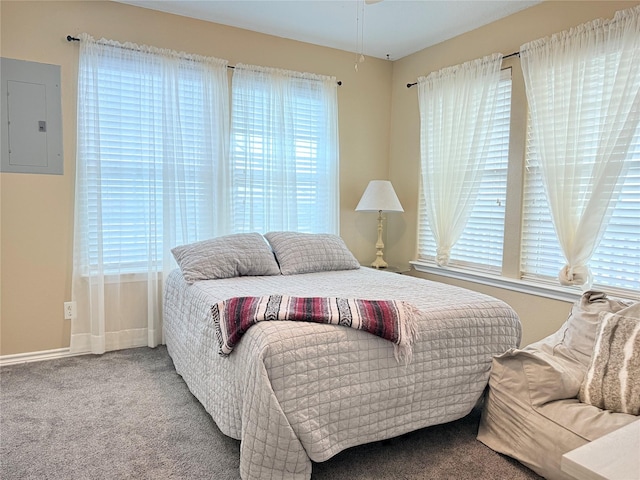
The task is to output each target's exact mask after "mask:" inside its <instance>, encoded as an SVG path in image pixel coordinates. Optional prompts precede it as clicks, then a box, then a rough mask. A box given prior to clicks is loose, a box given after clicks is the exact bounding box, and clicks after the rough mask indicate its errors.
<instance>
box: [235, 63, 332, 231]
mask: <svg viewBox="0 0 640 480" xmlns="http://www.w3.org/2000/svg"><path fill="white" fill-rule="evenodd" d="M338 158H339V149H338V100H337V83H336V79H335V77H329V76H321V75H314V74H309V73H299V72H292V71H287V70H280V69H274V68H266V67H259V66H255V65H236V66H235V69H234V71H233V82H232V119H231V165H232V171H233V175H232V192H233V193H232V195H233V199H234V202H233V230H234V231H235V232H251V231H258V232H266V231H270V230H295V231H299V232H307V233H321V232H326V233H338V229H339V189H338V186H339V179H338Z"/></svg>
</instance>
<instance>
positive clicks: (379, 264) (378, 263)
mask: <svg viewBox="0 0 640 480" xmlns="http://www.w3.org/2000/svg"><path fill="white" fill-rule="evenodd" d="M371 266H372V267H373V268H387V267H388V266H389V265H388V264H387V262H385V261H384V260H383V259H382V252H380V256H378V257H376V259H375V261H374V262H373V263H372V264H371Z"/></svg>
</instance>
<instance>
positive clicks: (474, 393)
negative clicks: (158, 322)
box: [164, 268, 521, 480]
mask: <svg viewBox="0 0 640 480" xmlns="http://www.w3.org/2000/svg"><path fill="white" fill-rule="evenodd" d="M272 294H287V295H292V296H316V297H325V296H326V297H348V298H363V299H371V300H389V299H395V300H404V301H407V302H410V303H412V304H413V305H415V306H416V307H417V308H418V309H419V310H420V311H421V317H420V318H419V319H418V335H419V338H418V340H417V342H416V343H415V344H414V347H413V360H412V362H411V363H410V364H408V365H404V364H402V363H398V362H396V360H395V358H394V355H393V344H392V343H391V342H388V341H386V340H383V339H381V338H379V337H376V336H374V335H372V334H370V333H367V332H364V331H359V330H355V329H352V328H348V327H340V326H334V325H325V324H312V323H304V322H261V323H259V324H257V325H254V326H253V327H251V328H250V329H249V331H248V332H247V333H246V334H245V335H244V336H243V338H242V340H241V341H240V343H239V344H238V346H237V347H236V349H235V350H234V352H233V353H232V354H231V355H230V356H229V357H226V358H225V357H221V356H220V355H219V354H218V345H217V343H216V337H215V328H214V325H213V322H212V321H211V317H210V312H209V310H210V308H211V305H213V304H214V303H216V302H218V301H221V300H225V299H227V298H231V297H238V296H260V295H272ZM164 334H165V342H166V344H167V349H168V351H169V354H170V355H171V357H172V359H173V362H174V364H175V367H176V370H177V372H178V373H179V374H180V375H182V377H183V378H184V380H185V382H186V383H187V385H188V386H189V388H190V390H191V391H192V393H193V394H194V395H195V396H196V398H198V400H199V401H200V402H201V403H202V405H203V406H204V407H205V409H206V410H207V411H208V412H209V413H210V414H211V416H212V417H213V419H214V421H215V422H216V424H217V425H218V427H219V428H220V430H221V431H222V432H223V433H224V434H226V435H229V436H230V437H233V438H236V439H240V440H241V447H240V475H241V477H242V478H243V479H245V480H249V479H256V480H257V479H260V480H267V479H308V478H310V476H311V461H310V459H311V460H313V461H317V462H321V461H324V460H327V459H328V458H330V457H332V456H333V455H335V454H336V453H338V452H340V451H341V450H344V449H345V448H348V447H351V446H354V445H359V444H363V443H367V442H372V441H376V440H381V439H385V438H391V437H394V436H397V435H401V434H403V433H406V432H409V431H412V430H416V429H418V428H422V427H426V426H429V425H435V424H440V423H445V422H449V421H452V420H456V419H458V418H460V417H463V416H464V415H466V414H467V413H469V412H470V411H471V409H472V408H473V406H474V405H475V403H476V402H477V400H478V399H479V398H480V396H481V394H482V392H483V390H484V388H485V386H486V384H487V381H488V378H489V371H490V367H491V359H492V356H493V355H496V354H500V353H503V352H504V351H506V350H507V349H509V348H511V347H516V346H518V343H519V341H520V335H521V326H520V321H519V320H518V317H517V315H516V313H515V312H514V311H513V310H512V309H511V308H510V307H509V306H508V305H507V304H505V303H504V302H502V301H499V300H497V299H494V298H492V297H489V296H486V295H483V294H480V293H476V292H472V291H469V290H464V289H461V288H457V287H452V286H449V285H445V284H440V283H435V282H430V281H427V280H423V279H417V278H414V277H410V276H406V275H398V274H394V273H389V272H380V271H375V270H372V269H368V268H361V269H359V270H347V271H339V272H322V273H310V274H304V275H289V276H280V275H278V276H266V277H238V278H232V279H222V280H209V281H201V282H196V283H194V284H193V285H191V286H187V284H186V283H185V282H184V280H183V279H182V275H181V274H180V271H179V270H176V271H174V272H173V273H172V274H171V275H170V276H169V278H168V279H167V284H166V287H165V297H164ZM373 460H374V459H372V461H373Z"/></svg>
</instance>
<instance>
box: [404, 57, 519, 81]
mask: <svg viewBox="0 0 640 480" xmlns="http://www.w3.org/2000/svg"><path fill="white" fill-rule="evenodd" d="M519 56H520V52H513V53H510V54H509V55H505V56H504V57H502V60H504V59H505V58H510V57H519ZM417 84H418V82H414V83H407V88H411V87H413V86H414V85H417Z"/></svg>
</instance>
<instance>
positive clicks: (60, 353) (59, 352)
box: [0, 348, 84, 367]
mask: <svg viewBox="0 0 640 480" xmlns="http://www.w3.org/2000/svg"><path fill="white" fill-rule="evenodd" d="M77 355H84V353H71V351H70V350H69V348H56V349H54V350H44V351H41V352H27V353H15V354H12V355H1V356H0V367H6V366H7V365H17V364H20V363H30V362H41V361H43V360H55V359H57V358H66V357H75V356H77Z"/></svg>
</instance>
